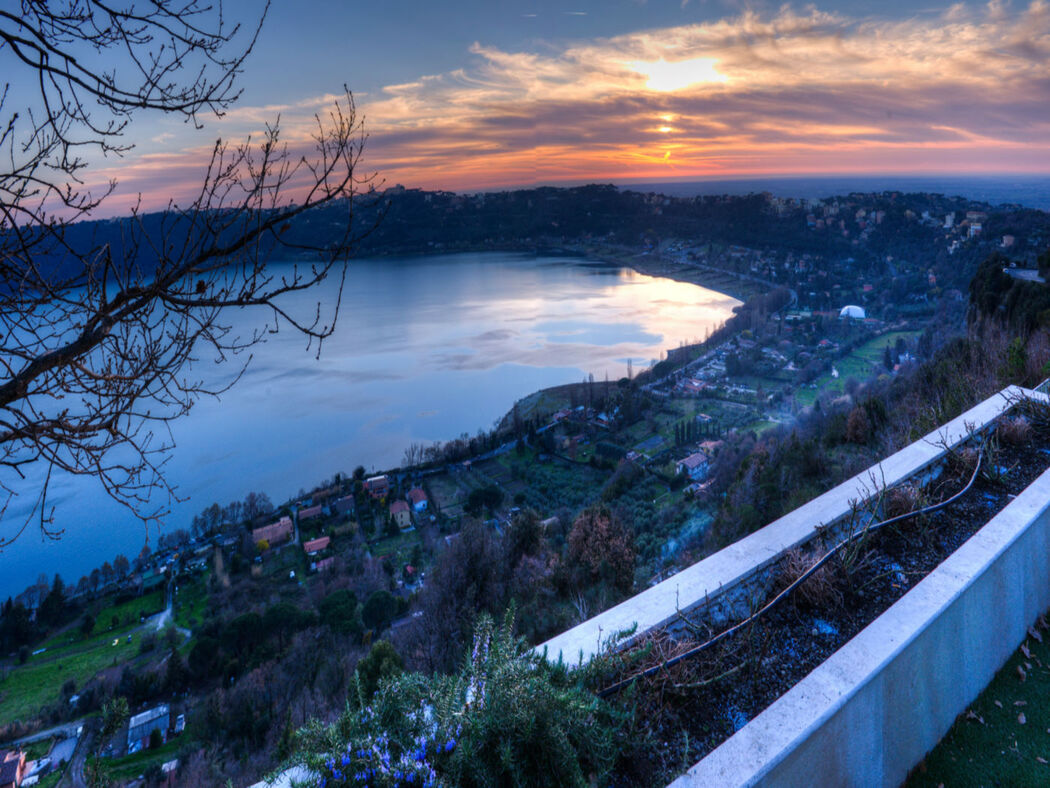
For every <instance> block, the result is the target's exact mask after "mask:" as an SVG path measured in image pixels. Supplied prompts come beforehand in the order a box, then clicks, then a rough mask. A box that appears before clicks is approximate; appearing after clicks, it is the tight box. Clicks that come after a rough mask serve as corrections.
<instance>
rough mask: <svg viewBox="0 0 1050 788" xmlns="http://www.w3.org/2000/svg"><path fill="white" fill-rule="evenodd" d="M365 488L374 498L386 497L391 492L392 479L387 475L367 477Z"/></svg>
mask: <svg viewBox="0 0 1050 788" xmlns="http://www.w3.org/2000/svg"><path fill="white" fill-rule="evenodd" d="M365 489H366V490H368V494H369V495H371V496H372V497H373V498H386V496H387V495H388V494H389V493H390V479H388V478H387V477H386V476H373V477H372V478H371V479H365Z"/></svg>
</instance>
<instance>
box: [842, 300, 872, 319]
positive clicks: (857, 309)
mask: <svg viewBox="0 0 1050 788" xmlns="http://www.w3.org/2000/svg"><path fill="white" fill-rule="evenodd" d="M839 317H847V318H850V319H851V320H863V319H864V318H865V317H867V314H866V313H865V312H864V307H862V306H857V305H856V304H847V305H846V306H844V307H842V309H840V310H839Z"/></svg>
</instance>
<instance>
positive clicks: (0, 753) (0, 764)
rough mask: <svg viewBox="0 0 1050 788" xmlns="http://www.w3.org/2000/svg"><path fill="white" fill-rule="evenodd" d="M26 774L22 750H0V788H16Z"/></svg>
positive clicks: (24, 755)
mask: <svg viewBox="0 0 1050 788" xmlns="http://www.w3.org/2000/svg"><path fill="white" fill-rule="evenodd" d="M25 773H26V754H25V752H23V751H22V750H0V788H18V786H19V785H21V784H22V778H23V777H24V776H25Z"/></svg>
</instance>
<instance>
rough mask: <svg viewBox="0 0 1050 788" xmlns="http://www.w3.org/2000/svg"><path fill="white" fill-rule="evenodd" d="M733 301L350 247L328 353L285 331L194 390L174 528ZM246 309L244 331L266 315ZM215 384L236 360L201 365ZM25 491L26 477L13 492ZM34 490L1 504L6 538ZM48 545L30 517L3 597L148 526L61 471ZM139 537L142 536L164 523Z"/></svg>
mask: <svg viewBox="0 0 1050 788" xmlns="http://www.w3.org/2000/svg"><path fill="white" fill-rule="evenodd" d="M334 297H335V287H334V284H332V285H330V284H328V283H326V284H325V285H323V286H322V287H321V288H319V289H317V290H314V291H312V292H311V293H307V294H297V295H296V296H295V297H294V298H290V299H288V300H287V302H286V303H287V306H288V308H289V309H290V310H292V311H293V312H296V313H298V314H301V315H302V314H309V313H310V312H311V311H312V310H313V308H314V304H315V303H316V302H317V300H319V299H320V300H322V301H330V300H332V299H334ZM738 304H739V301H737V300H736V299H733V298H731V297H729V296H726V295H724V294H721V293H717V292H715V291H713V290H708V289H706V288H703V287H698V286H696V285H691V284H685V283H681V282H674V281H671V280H667V279H658V278H654V277H649V276H643V275H641V274H638V273H636V272H634V271H632V270H630V269H625V268H621V267H618V266H611V265H607V264H603V263H596V262H592V261H586V260H581V259H579V258H570V257H540V258H537V257H535V256H531V255H519V254H503V253H485V254H459V255H447V256H434V257H414V258H376V259H362V260H355V261H353V262H352V264H351V268H350V272H349V274H348V277H347V284H346V288H345V289H344V292H343V301H342V309H341V311H340V314H339V322H338V324H337V330H336V332H335V334H334V336H332V337H331V338H330V339H328V340H326V342H325V344H324V347H323V351H322V353H321V357H320V358H319V359H318V358H316V357H315V355H316V354H315V353H314V352H313V351H307V350H306V349H305V342H304V340H303V338H302V337H301V336H299V335H296V334H294V333H293V332H291V331H288V330H283V329H282V330H281V331H280V332H279V333H277V334H272V335H270V336H268V338H267V341H266V342H265V343H264V344H262V345H260V346H257V347H256V348H254V350H253V358H252V361H251V363H250V365H249V367H248V370H247V372H246V373H245V375H244V376H243V377H242V378H241V380H240V381H239V382H238V383H237V385H236V386H234V387H233V388H232V389H231V390H230V391H229V392H227V393H226V394H223V395H222V397H221V399H220V400H215V399H204V400H201V401H200V402H199V403H198V404H197V405H196V406H195V408H194V409H193V411H192V412H191V413H190V414H189V416H187V417H185V418H184V419H182V420H180V421H178V422H176V423H175V424H174V425H173V428H172V430H173V436H174V438H175V441H176V448H175V449H174V451H173V452H172V455H171V460H170V462H169V464H168V468H167V474H168V478H169V479H170V480H171V481H172V482H174V483H175V484H176V485H177V486H178V492H179V494H180V495H181V496H186V497H188V498H189V500H188V501H185V502H182V503H178V504H175V506H174V508H173V512H172V514H171V515H170V516H169V517H168V518H167V519H166V527H168V528H180V527H187V528H188V527H189V522H190V520H191V519H192V517H193V515H194V514H196V513H197V512H199V511H201V510H202V509H204V508H205V507H206V506H208V505H209V504H211V503H212V502H218V503H219V504H220V505H225V504H226V503H228V502H229V501H231V500H236V499H243V498H244V496H245V495H246V494H247V493H248V492H249V491H253V490H254V491H264V492H266V493H267V494H269V496H270V498H271V499H272V500H273V502H274V503H275V504H279V503H281V502H282V501H285V500H287V499H288V498H289V497H290V496H293V495H295V494H296V493H297V492H298V491H299V490H300V489H310V488H312V487H313V486H314V485H316V484H317V483H319V482H321V481H322V480H325V479H329V478H331V477H332V476H333V475H334V474H335V473H337V472H343V473H348V472H350V471H352V470H353V468H354V467H356V466H357V465H364V466H365V468H366V469H369V470H372V469H384V468H390V467H394V466H397V465H399V464H400V462H401V459H402V457H403V454H404V450H405V448H406V447H407V446H408V445H409V444H410V443H413V442H419V443H431V442H434V441H444V440H448V439H450V438H454V437H457V436H459V435H460V434H462V433H464V432H466V433H470V434H474V433H476V432H477V431H478V430H479V429H484V430H487V429H489V428H491V427H492V426H493V424H494V423H495V422H496V421H497V420H498V419H499V418H500V417H502V416H503V415H504V414H505V413H506V412H507V411H508V410H509V409H510V407H511V406H512V405H513V403H514V401H515V400H517V399H520V398H521V397H523V396H525V395H527V394H529V393H531V392H533V391H536V390H537V389H540V388H544V387H547V386H554V385H558V384H562V383H570V382H574V381H580V380H583V379H584V378H585V377H586V376H587V375H588V374H593V375H594V377H595V379H596V380H603V379H604V378H605V376H606V375H608V377H609V378H610V379H612V380H615V379H618V378H620V377H623V376H624V375H625V374H626V371H627V360H628V359H631V360H632V362H633V365H634V369H635V370H636V371H638V370H641V369H643V368H645V367H647V366H648V365H649V364H650V363H651V362H653V361H657V360H659V359H660V358H662V356H663V353H665V352H666V351H667V350H668V349H671V348H674V347H678V346H679V345H680V344H682V343H683V342H691V341H696V340H698V339H703V337H704V336H705V335H706V334H707V332H708V331H710V330H713V329H714V328H716V327H717V326H719V325H721V323H722V322H724V321H725V319H726V318H727V317H729V316H730V314H731V311H732V308H733V307H734V306H736V305H738ZM266 317H267V316H266V315H265V314H263V313H261V312H256V313H252V312H250V311H247V312H243V313H238V314H237V315H235V317H234V323H235V325H236V326H238V327H240V328H242V329H246V328H247V327H249V326H254V325H259V324H261V323H262V322H263V321H265V320H266ZM198 370H199V372H200V374H201V375H202V376H203V377H205V378H207V379H210V380H214V381H215V382H217V383H221V382H223V381H225V380H228V379H229V378H230V376H231V375H232V374H233V373H234V372H235V371H236V368H235V367H233V366H230V365H225V366H215V365H212V364H210V363H201V364H200V365H199V367H198ZM23 489H25V488H23ZM28 497H30V496H29V495H28V494H27V495H24V496H22V498H21V499H19V500H16V501H15V502H14V503H13V504H12V505H11V507H10V508H9V510H8V512H7V514H6V515H5V517H4V519H3V521H0V533H2V534H4V535H9V534H10V533H11V532H12V530H13V529H14V528H16V527H17V525H18V524H19V522H20V520H19V514H20V513H21V514H22V515H23V518H24V512H25V511H26V509H27V507H28V506H29V503H30V502H29V501H26V500H25V499H26V498H28ZM49 501H50V502H51V503H52V504H55V505H56V506H57V511H56V518H55V524H56V525H57V526H58V527H60V528H64V529H65V533H64V534H63V536H62V538H61V539H59V540H57V541H51V540H42V539H41V537H40V535H39V532H38V530H37V529H34V528H33V527H32V526H30V528H29V529H28V530H27V532H26V533H25V534H23V535H22V536H21V537H20V538H19V539H18V540H17V541H16V542H15V544H14V545H13V546H12V547H10V548H8V549H7V550H5V551H4V552H3V553H0V599H3V598H6V597H7V596H8V595H9V594H15V593H18V592H20V591H21V590H22V589H24V588H25V587H26V586H27V585H28V584H30V583H32V582H33V581H34V580H35V579H36V578H37V576H38V574H40V573H41V572H43V573H46V574H47V575H48V576H49V577H50V576H52V575H54V573H55V572H60V573H61V574H62V576H63V578H64V579H65V580H66V581H67V582H74V583H75V582H76V580H77V579H78V578H79V577H80V576H81V575H82V574H85V573H87V572H89V571H90V570H91V569H92V568H94V567H95V566H99V565H101V564H102V562H103V561H106V560H111V559H112V558H113V556H114V555H115V554H117V553H124V554H125V555H127V556H128V557H129V558H133V557H134V556H135V555H137V554H138V552H139V551H140V550H141V548H142V545H143V542H144V540H145V539H146V537H147V531H146V528H145V526H144V525H143V524H142V523H141V522H140V521H138V520H137V519H135V518H134V517H133V516H131V515H130V514H129V513H128V512H127V511H126V510H124V509H123V508H122V507H121V506H119V505H118V504H116V503H114V502H113V501H112V500H110V499H109V498H108V497H107V496H106V495H105V493H104V492H103V491H102V489H101V487H100V486H99V485H98V484H97V482H95V481H93V480H91V479H86V478H79V479H78V478H69V477H65V478H59V479H58V480H55V481H53V487H52V492H51V494H50V496H49ZM151 531H152V533H150V534H149V537H150V538H151V542H152V541H153V540H155V538H156V529H155V528H152V529H151Z"/></svg>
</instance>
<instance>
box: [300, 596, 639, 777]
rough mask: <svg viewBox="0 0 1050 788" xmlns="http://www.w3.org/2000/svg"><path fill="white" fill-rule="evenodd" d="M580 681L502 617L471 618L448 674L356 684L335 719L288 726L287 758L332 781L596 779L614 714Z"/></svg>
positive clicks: (604, 762)
mask: <svg viewBox="0 0 1050 788" xmlns="http://www.w3.org/2000/svg"><path fill="white" fill-rule="evenodd" d="M580 681H581V680H580V678H579V677H574V676H572V675H570V674H569V673H567V672H566V671H565V670H564V669H559V668H552V667H551V666H550V665H548V664H547V663H546V662H544V661H542V660H540V659H539V658H538V657H536V656H535V655H534V654H532V652H531V651H530V650H529V647H528V644H527V643H525V642H524V641H521V640H519V639H518V638H515V637H514V636H513V634H512V622H511V617H510V615H508V617H507V618H506V619H505V620H504V622H503V624H502V625H501V626H498V627H497V626H494V624H493V622H492V620H491V619H490V618H487V617H484V616H483V617H482V618H480V619H479V621H478V624H477V627H476V629H475V632H474V647H473V650H472V651H471V654H470V655H469V657H468V658H467V659H466V660H465V661H464V663H463V664H462V666H461V667H460V669H459V670H458V671H457V672H455V673H454V674H452V675H449V676H442V675H434V676H424V675H422V674H418V673H413V674H402V675H398V676H395V677H393V678H383V679H380V681H379V691H378V692H376V693H375V694H374V696H371V695H368V694H367V693H366V692H365V691H364V690H365V688H364V687H363V685H362V684H361V683H360V682H359V684H358V692H357V694H356V695H352V696H351V698H350V706H349V708H348V709H347V710H346V712H344V714H343V715H342V716H341V717H340V718H339V720H337V721H336V722H335V723H334V724H332V725H330V726H324V725H320V724H318V723H314V724H312V725H310V726H307V727H306V728H305V729H303V730H302V731H301V732H300V734H299V741H298V748H299V752H298V755H297V760H299V761H300V762H303V763H305V764H306V765H308V766H309V767H310V768H311V769H312V770H313V771H314V772H315V773H317V774H320V775H322V777H323V779H324V780H325V781H326V784H327V785H334V786H353V785H362V786H363V785H374V786H407V785H412V784H420V785H437V784H443V785H458V786H464V787H465V788H469V787H471V786H478V787H480V786H489V785H509V786H522V788H524V786H579V787H580V788H582V787H583V786H588V785H592V784H594V783H595V782H598V783H601V782H602V780H603V779H604V777H605V775H606V774H607V773H608V772H609V770H610V769H611V767H612V765H613V763H614V762H615V760H616V753H617V750H616V744H617V733H618V731H619V730H620V729H621V728H622V727H623V725H624V723H625V721H626V717H625V715H624V714H623V713H619V712H616V711H615V710H614V709H613V708H612V707H610V706H608V705H607V704H605V703H604V702H603V701H600V700H598V699H597V698H596V697H595V696H594V695H593V694H592V693H591V692H590V691H589V690H588V689H587V688H586V687H585V686H583V685H582V684H581V683H580ZM369 699H370V700H369Z"/></svg>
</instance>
